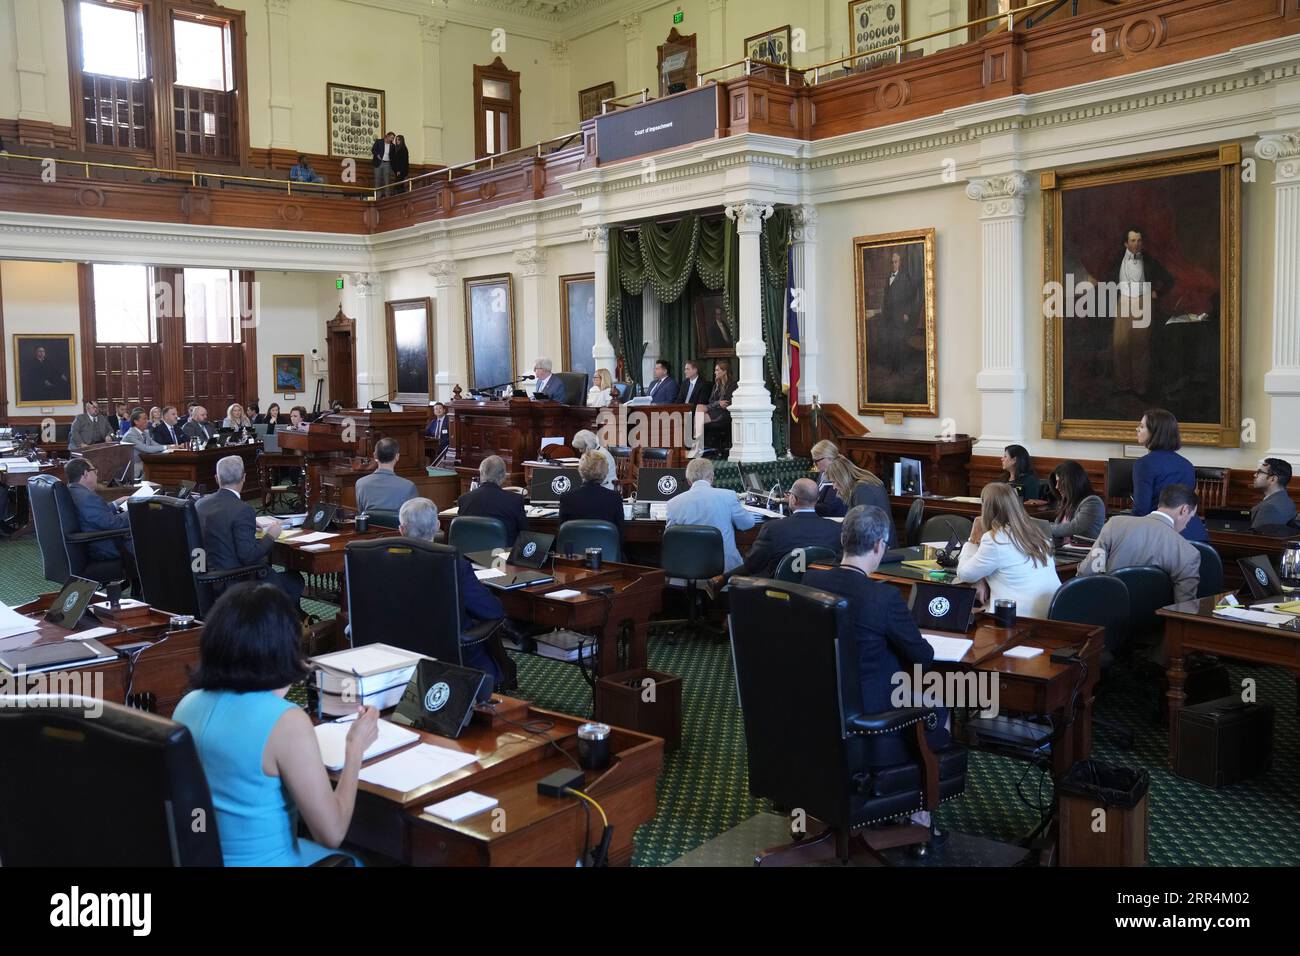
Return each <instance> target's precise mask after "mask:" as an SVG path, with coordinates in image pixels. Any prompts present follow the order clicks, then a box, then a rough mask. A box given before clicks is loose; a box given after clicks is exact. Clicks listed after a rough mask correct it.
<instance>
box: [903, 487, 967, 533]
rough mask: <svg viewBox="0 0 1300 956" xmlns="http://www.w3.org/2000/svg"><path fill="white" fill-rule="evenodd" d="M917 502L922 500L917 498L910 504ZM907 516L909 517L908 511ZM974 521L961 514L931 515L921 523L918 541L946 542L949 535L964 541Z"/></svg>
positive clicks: (919, 502)
mask: <svg viewBox="0 0 1300 956" xmlns="http://www.w3.org/2000/svg"><path fill="white" fill-rule="evenodd" d="M917 504H922V505H923V504H924V502H923V501H922V500H921V499H920V498H917V499H916V502H914V503H913V504H912V507H913V508H915V507H916V505H917ZM908 518H909V519H910V518H911V514H910V513H909V515H908ZM973 525H974V522H973V521H971V520H970V518H967V517H964V516H962V515H931V516H930V517H929V518H926V519H925V524H923V525H921V535H920V538H919V539H918V540H919V541H942V542H943V543H944V544H947V543H948V539H949V537H951V536H952V535H956V536H957V540H958V541H966V540H968V539H969V538H970V529H971V527H972V526H973Z"/></svg>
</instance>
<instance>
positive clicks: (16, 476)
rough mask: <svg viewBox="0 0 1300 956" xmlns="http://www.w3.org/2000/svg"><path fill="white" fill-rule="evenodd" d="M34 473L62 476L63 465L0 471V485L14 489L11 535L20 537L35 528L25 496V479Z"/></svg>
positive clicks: (29, 503) (45, 465) (28, 502)
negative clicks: (37, 469)
mask: <svg viewBox="0 0 1300 956" xmlns="http://www.w3.org/2000/svg"><path fill="white" fill-rule="evenodd" d="M34 475H54V477H56V478H61V477H62V476H63V467H62V466H61V465H57V464H54V463H49V464H42V465H41V467H40V470H39V471H17V472H11V471H0V487H3V488H12V489H13V491H14V532H13V537H15V538H21V537H23V536H24V535H29V534H31V533H32V532H34V531H35V530H36V526H35V525H34V524H32V508H31V502H30V500H29V499H28V497H27V479H29V478H31V477H33V476H34Z"/></svg>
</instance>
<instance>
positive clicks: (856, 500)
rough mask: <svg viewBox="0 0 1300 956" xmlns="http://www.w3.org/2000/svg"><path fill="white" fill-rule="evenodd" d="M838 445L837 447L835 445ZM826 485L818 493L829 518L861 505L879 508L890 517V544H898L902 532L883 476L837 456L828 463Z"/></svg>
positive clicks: (819, 506) (819, 505)
mask: <svg viewBox="0 0 1300 956" xmlns="http://www.w3.org/2000/svg"><path fill="white" fill-rule="evenodd" d="M832 447H834V446H832ZM824 474H825V475H826V484H825V485H824V486H823V487H822V490H821V493H820V494H819V495H818V496H817V513H818V514H819V515H822V516H823V517H827V518H839V517H842V516H843V515H846V514H848V512H849V509H850V508H856V507H857V506H858V505H867V506H869V507H875V508H879V509H880V510H881V511H883V512H884V513H885V517H887V518H889V539H888V544H887V545H886V547H888V548H896V547H898V534H897V532H896V531H895V530H894V519H893V517H892V516H891V512H890V509H889V495H888V494H887V493H886V492H885V486H884V483H883V482H881V480H880V479H879V478H877V477H876V476H875V475H873V474H872V473H871V472H869V471H867V469H865V468H859V467H858V466H857V465H855V464H853V462H851V461H849V460H848V459H847V458H844V457H842V456H839V455H837V456H836V457H835V458H833V459H831V460H830V462H829V463H828V464H827V465H826V470H825V472H824Z"/></svg>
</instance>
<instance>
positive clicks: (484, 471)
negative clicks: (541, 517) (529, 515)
mask: <svg viewBox="0 0 1300 956" xmlns="http://www.w3.org/2000/svg"><path fill="white" fill-rule="evenodd" d="M602 463H603V462H602ZM505 480H506V463H505V462H504V461H502V460H501V456H500V455H488V456H487V457H486V458H484V459H483V461H481V462H480V463H479V466H478V487H477V488H475V489H474V490H473V491H467V492H465V493H464V494H463V495H461V496H460V498H459V499H458V500H457V501H456V513H457V515H465V516H467V517H472V518H499V519H501V523H502V524H504V525H505V526H506V546H507V547H509V546H511V545H513V544H514V541H515V539H516V538H517V537H519V532H520V531H522V530H523V528H524V524H525V522H526V520H527V519H526V518H525V516H524V496H523V495H518V494H515V493H514V492H513V491H506V490H505V489H504V488H502V487H501V483H502V482H504V481H505Z"/></svg>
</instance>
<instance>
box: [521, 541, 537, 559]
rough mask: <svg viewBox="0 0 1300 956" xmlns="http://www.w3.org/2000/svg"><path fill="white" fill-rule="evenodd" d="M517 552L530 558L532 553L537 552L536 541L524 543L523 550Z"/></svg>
mask: <svg viewBox="0 0 1300 956" xmlns="http://www.w3.org/2000/svg"><path fill="white" fill-rule="evenodd" d="M519 553H520V554H522V555H523V556H524V557H525V558H531V557H532V556H533V555H535V554H536V553H537V542H536V541H529V542H528V543H527V544H525V545H524V547H523V550H521V551H520V552H519Z"/></svg>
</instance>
